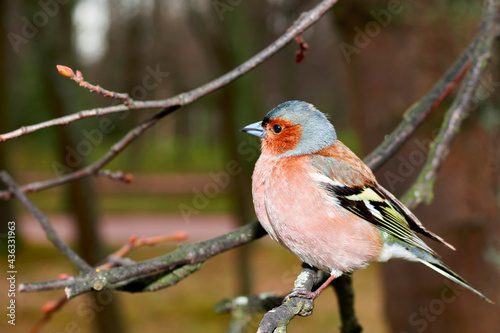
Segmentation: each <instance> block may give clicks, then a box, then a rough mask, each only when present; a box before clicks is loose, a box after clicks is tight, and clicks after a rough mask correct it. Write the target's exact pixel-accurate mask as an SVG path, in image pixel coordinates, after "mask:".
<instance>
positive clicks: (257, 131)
mask: <svg viewBox="0 0 500 333" xmlns="http://www.w3.org/2000/svg"><path fill="white" fill-rule="evenodd" d="M241 131H243V132H246V133H248V134H252V135H255V136H258V137H260V138H262V153H263V154H266V155H272V156H280V157H285V156H300V155H307V154H313V153H315V152H318V151H320V150H321V149H323V148H325V147H328V146H330V145H332V144H333V143H334V142H335V141H336V140H337V134H336V133H335V128H334V127H333V125H332V124H331V123H330V122H329V121H328V119H327V118H326V116H325V115H324V114H323V113H322V112H320V111H319V110H318V109H316V108H315V107H314V106H313V105H312V104H309V103H306V102H302V101H288V102H284V103H281V104H280V105H278V106H277V107H275V108H274V109H272V110H271V111H270V112H269V113H268V114H267V115H266V116H265V117H264V120H262V121H259V122H256V123H253V124H250V125H248V126H246V127H244V128H242V129H241Z"/></svg>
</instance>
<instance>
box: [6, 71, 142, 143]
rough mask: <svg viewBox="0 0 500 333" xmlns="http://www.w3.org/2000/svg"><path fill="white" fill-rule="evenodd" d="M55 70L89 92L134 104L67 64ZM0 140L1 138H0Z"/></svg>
mask: <svg viewBox="0 0 500 333" xmlns="http://www.w3.org/2000/svg"><path fill="white" fill-rule="evenodd" d="M56 67H57V70H58V71H59V74H61V75H63V76H66V77H68V78H70V79H71V80H73V81H75V82H76V83H78V84H79V85H80V87H83V88H86V89H88V90H90V91H91V92H95V93H98V94H101V95H103V96H105V97H110V98H114V99H121V100H123V101H124V103H125V105H127V106H131V105H133V104H134V100H133V99H132V98H130V96H129V95H128V94H127V93H117V92H114V91H110V90H106V89H104V88H102V87H101V86H95V85H93V84H90V83H88V82H87V81H85V80H84V79H83V75H82V72H80V71H76V74H75V73H74V72H73V70H72V69H71V68H69V67H68V66H62V65H57V66H56ZM0 141H1V140H0Z"/></svg>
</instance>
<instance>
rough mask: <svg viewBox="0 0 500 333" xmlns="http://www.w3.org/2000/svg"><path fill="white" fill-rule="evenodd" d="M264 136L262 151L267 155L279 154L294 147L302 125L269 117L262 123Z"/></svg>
mask: <svg viewBox="0 0 500 333" xmlns="http://www.w3.org/2000/svg"><path fill="white" fill-rule="evenodd" d="M264 130H265V131H266V137H265V138H264V139H262V152H263V153H264V154H269V155H281V154H283V153H285V152H287V151H289V150H292V149H295V148H296V147H297V145H298V144H299V142H300V139H301V138H302V126H301V125H294V124H292V123H291V122H290V121H288V120H284V119H281V118H277V119H270V120H269V122H268V123H267V124H265V125H264Z"/></svg>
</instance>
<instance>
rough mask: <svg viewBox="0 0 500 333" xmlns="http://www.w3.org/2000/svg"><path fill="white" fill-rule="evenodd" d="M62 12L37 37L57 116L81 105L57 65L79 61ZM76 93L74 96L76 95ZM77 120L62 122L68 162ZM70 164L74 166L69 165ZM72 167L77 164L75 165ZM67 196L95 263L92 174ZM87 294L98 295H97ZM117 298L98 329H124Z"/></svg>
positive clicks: (67, 9)
mask: <svg viewBox="0 0 500 333" xmlns="http://www.w3.org/2000/svg"><path fill="white" fill-rule="evenodd" d="M30 9H31V10H35V11H36V10H39V8H38V6H34V7H30ZM59 10H60V13H59V15H57V16H55V17H54V18H53V20H54V22H51V25H48V26H47V27H45V30H43V31H40V33H39V35H40V36H36V38H35V39H34V40H33V44H34V45H35V47H36V54H35V55H34V57H33V58H35V59H36V60H37V62H38V70H39V71H40V73H41V77H42V86H41V87H40V88H41V89H45V94H46V96H48V107H49V108H50V110H51V112H52V115H53V117H62V116H64V115H66V114H69V113H71V112H75V110H76V107H77V105H73V103H74V101H75V100H76V99H75V98H72V97H71V96H70V95H71V90H70V88H69V85H71V82H70V81H67V80H64V78H62V77H61V76H60V75H59V74H58V73H57V70H56V68H55V66H56V64H70V63H75V60H74V58H75V55H74V54H72V47H71V45H72V42H71V40H72V39H71V37H72V30H71V29H69V28H68V27H72V19H71V14H72V10H73V6H72V5H71V4H67V5H64V6H59ZM73 97H74V96H73ZM78 129H79V127H78V125H77V124H69V125H67V126H58V127H57V130H58V136H59V137H58V140H57V143H58V144H59V147H58V149H59V150H60V151H61V160H62V161H63V163H66V160H67V154H68V152H67V150H66V148H67V147H72V148H73V149H75V150H76V146H77V144H78V143H79V142H80V141H79V140H82V137H81V135H75V133H79V132H80V131H79V130H78ZM80 157H81V158H82V160H81V163H80V164H79V165H78V166H77V167H76V168H81V167H83V166H84V165H85V159H84V156H80ZM68 167H70V166H68ZM71 167H72V168H74V167H75V166H74V165H72V166H71ZM65 190H66V191H67V192H66V193H65V194H64V199H66V200H67V203H68V211H69V212H70V214H71V216H72V217H73V219H74V221H75V223H76V226H77V237H78V239H77V240H78V247H79V253H80V254H81V255H82V257H83V259H85V260H86V261H87V262H88V263H89V264H91V265H95V264H96V263H97V262H98V261H99V260H101V259H102V258H104V256H105V255H104V250H103V245H102V243H101V239H100V238H99V234H98V231H97V226H98V221H99V217H98V214H97V208H96V202H95V192H94V190H93V186H92V180H91V179H90V178H84V179H80V180H76V181H74V182H71V183H69V184H68V186H67V187H66V188H65ZM87 297H93V298H95V295H92V294H91V295H89V296H87ZM118 304H119V303H118V302H117V298H116V297H115V298H113V300H112V302H110V303H109V304H107V305H106V306H104V307H102V311H96V317H95V318H96V323H95V329H96V331H98V332H124V328H123V325H122V321H121V318H120V315H119V310H118Z"/></svg>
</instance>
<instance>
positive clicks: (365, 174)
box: [241, 101, 491, 303]
mask: <svg viewBox="0 0 500 333" xmlns="http://www.w3.org/2000/svg"><path fill="white" fill-rule="evenodd" d="M241 130H242V131H243V132H246V133H248V134H252V135H255V136H258V137H260V138H261V143H262V153H261V155H260V157H259V159H258V161H257V163H256V165H255V170H254V172H253V176H252V195H253V202H254V206H255V212H256V214H257V218H258V219H259V221H260V223H261V224H262V226H263V227H264V229H265V230H266V231H267V233H268V234H269V235H270V236H271V238H273V239H274V240H275V241H277V242H278V243H280V244H281V245H282V246H284V247H285V248H286V249H288V250H289V251H290V252H292V253H293V254H295V255H296V256H297V257H298V258H299V259H300V260H301V261H302V262H304V263H306V264H309V265H311V266H313V267H316V268H318V269H321V270H323V271H325V272H327V273H329V274H330V277H329V278H328V279H327V281H325V283H323V284H322V285H321V286H320V287H319V288H318V289H317V290H315V291H313V292H311V291H307V290H300V289H299V290H295V291H293V292H292V293H291V294H290V295H289V296H300V297H306V298H310V299H315V298H316V297H317V296H318V295H319V294H320V293H321V291H322V290H323V289H325V288H326V287H327V286H328V285H329V284H330V282H332V281H333V280H334V279H335V278H338V277H339V276H341V275H342V274H344V273H351V272H353V271H356V270H358V269H362V268H364V267H366V266H367V265H368V264H370V263H372V262H383V261H387V260H389V259H393V258H400V259H406V260H409V261H418V262H421V263H422V264H424V265H426V266H428V267H430V268H432V269H433V270H435V271H437V272H438V273H440V274H442V275H444V276H446V277H447V278H449V279H450V280H452V281H455V282H456V283H458V284H460V285H462V286H464V287H466V288H468V289H470V290H471V291H473V292H474V293H476V294H477V295H479V296H481V297H482V298H483V299H485V300H486V301H488V302H490V303H491V301H490V300H489V299H488V298H486V297H485V296H484V295H483V294H481V293H480V292H479V291H477V290H476V289H474V288H473V287H472V286H471V285H470V284H469V283H468V282H467V281H465V280H464V279H463V278H462V277H460V276H459V275H458V274H456V273H455V272H453V271H452V270H451V269H450V268H449V267H448V266H446V265H445V264H444V263H443V262H442V261H441V260H439V259H438V256H437V254H436V253H435V252H434V250H432V249H431V248H430V247H429V246H427V244H425V243H424V242H423V241H422V240H421V239H420V238H419V237H418V236H417V235H416V234H415V233H419V234H421V235H424V236H427V237H429V238H431V239H433V240H435V241H438V242H440V243H442V244H444V245H446V246H447V247H449V248H451V249H453V250H454V247H453V246H451V245H450V244H448V243H447V242H445V241H444V240H443V239H442V238H441V237H439V236H437V235H435V234H434V233H432V232H430V231H429V230H427V229H426V228H425V227H424V226H423V225H422V223H421V222H420V221H419V220H418V219H417V217H416V216H415V215H413V214H412V212H411V211H410V210H409V209H408V208H407V207H405V206H404V205H403V204H402V203H401V202H399V200H398V199H396V197H395V196H394V195H392V194H391V193H390V192H389V191H387V190H386V189H385V188H383V187H382V186H381V185H380V184H379V183H378V182H377V180H376V179H375V176H374V175H373V172H372V171H371V170H370V168H369V167H368V166H367V165H366V164H365V163H363V161H361V159H359V158H358V157H357V156H356V155H355V154H354V153H353V152H352V151H351V150H350V149H349V148H347V147H346V146H345V145H344V144H343V143H342V142H340V141H339V140H338V139H337V134H336V132H335V129H334V127H333V125H332V124H331V123H330V122H329V121H328V119H327V118H326V116H325V115H324V114H323V113H321V112H320V111H319V110H317V109H316V108H315V107H314V106H313V105H311V104H309V103H306V102H302V101H288V102H284V103H282V104H280V105H278V106H277V107H276V108H274V109H273V110H271V111H270V112H269V113H268V114H267V115H266V116H265V117H264V120H263V121H261V122H260V121H259V122H256V123H253V124H250V125H248V126H246V127H244V128H242V129H241Z"/></svg>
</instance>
